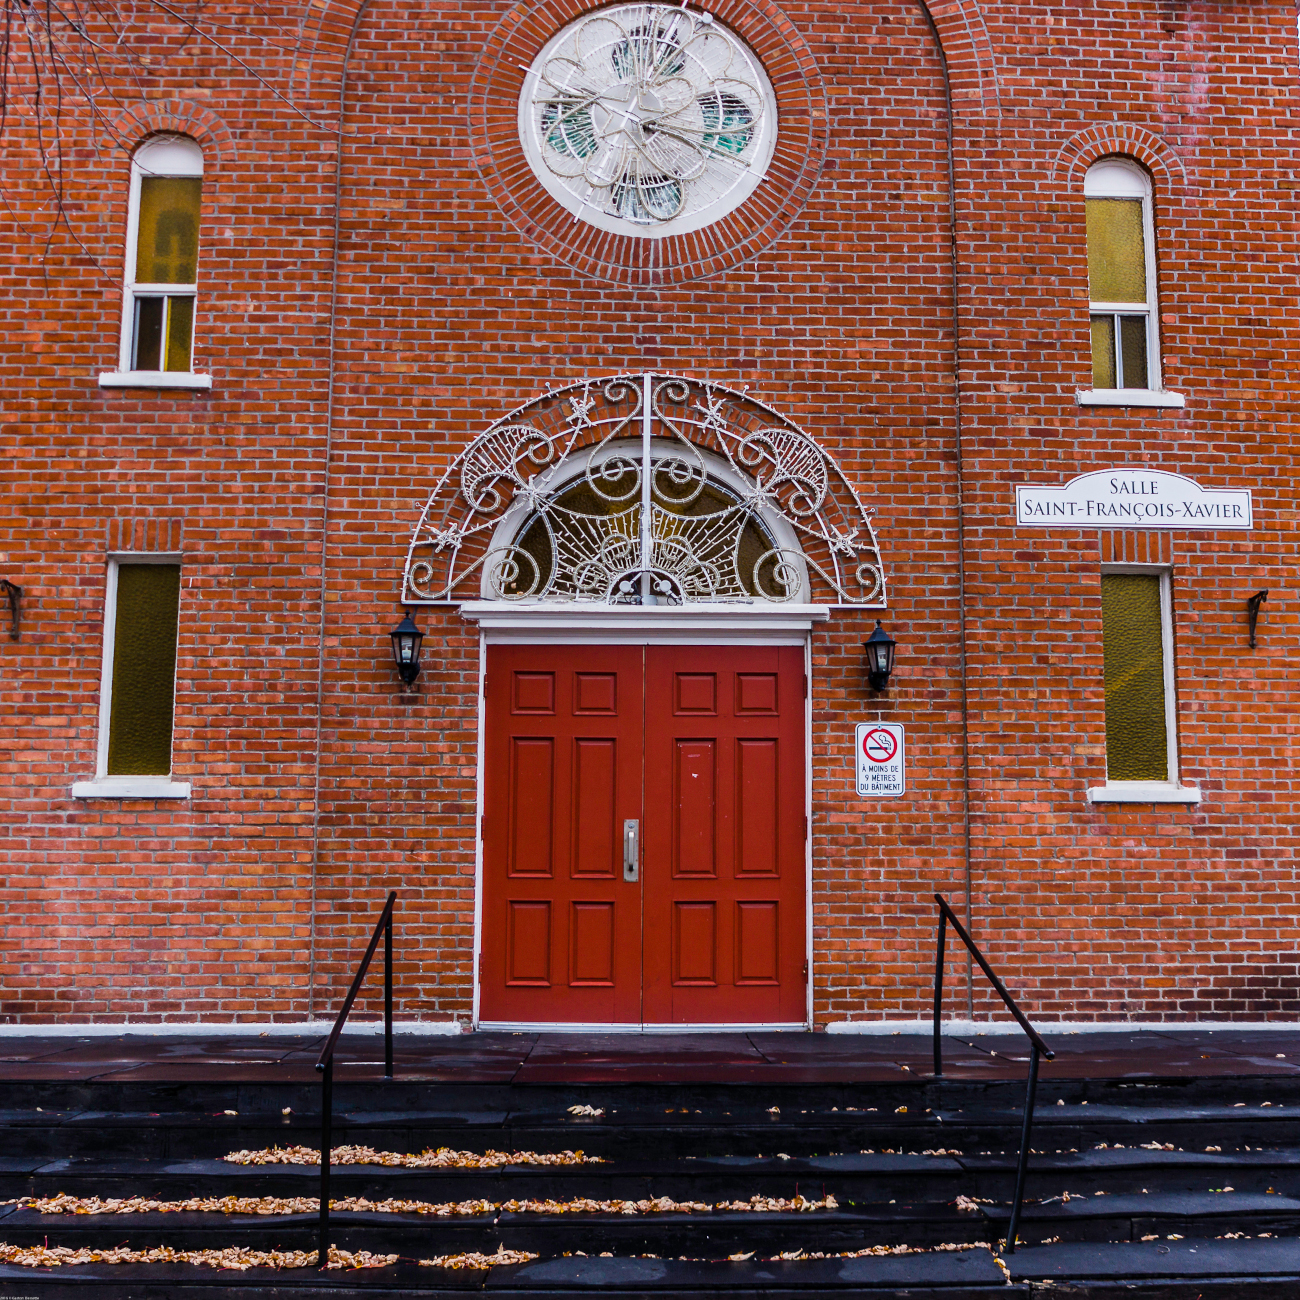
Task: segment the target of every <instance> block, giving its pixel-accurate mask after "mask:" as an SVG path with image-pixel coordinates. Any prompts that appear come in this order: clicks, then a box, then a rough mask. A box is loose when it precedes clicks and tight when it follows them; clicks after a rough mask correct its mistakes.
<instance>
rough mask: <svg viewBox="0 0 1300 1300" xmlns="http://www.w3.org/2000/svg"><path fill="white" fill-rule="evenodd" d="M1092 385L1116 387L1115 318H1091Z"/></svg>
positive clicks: (1095, 386)
mask: <svg viewBox="0 0 1300 1300" xmlns="http://www.w3.org/2000/svg"><path fill="white" fill-rule="evenodd" d="M1092 386H1093V387H1094V388H1117V387H1119V385H1118V383H1117V382H1116V371H1115V318H1114V316H1094V317H1093V318H1092Z"/></svg>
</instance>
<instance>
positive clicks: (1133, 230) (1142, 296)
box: [1087, 199, 1147, 302]
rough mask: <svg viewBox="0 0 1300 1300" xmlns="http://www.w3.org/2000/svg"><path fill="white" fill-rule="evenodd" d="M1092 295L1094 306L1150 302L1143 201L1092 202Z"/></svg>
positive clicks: (1090, 283)
mask: <svg viewBox="0 0 1300 1300" xmlns="http://www.w3.org/2000/svg"><path fill="white" fill-rule="evenodd" d="M1087 204H1088V293H1089V296H1090V297H1091V298H1092V301H1093V302H1146V300H1147V259H1146V249H1145V245H1144V242H1143V238H1142V200H1141V199H1089V200H1088V201H1087Z"/></svg>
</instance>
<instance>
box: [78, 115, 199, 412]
mask: <svg viewBox="0 0 1300 1300" xmlns="http://www.w3.org/2000/svg"><path fill="white" fill-rule="evenodd" d="M202 175H203V151H202V150H201V149H200V148H199V146H198V145H197V144H196V143H195V142H194V141H193V140H191V139H190V138H189V137H188V136H183V135H160V136H154V137H152V138H151V139H149V140H146V141H145V143H144V144H142V145H141V146H140V148H138V149H137V150H136V151H135V154H134V155H133V156H132V158H131V185H130V190H129V193H128V196H127V211H126V264H125V266H124V267H123V270H122V332H121V338H120V342H119V344H118V359H117V369H116V370H108V371H105V372H104V373H103V374H101V375H100V376H99V386H100V387H101V388H211V387H212V376H211V375H206V374H198V373H196V372H195V371H194V370H193V369H192V367H193V365H194V343H193V340H191V343H190V366H191V369H190V370H136V369H134V368H133V366H132V360H133V358H132V355H131V354H132V352H133V351H134V348H135V315H136V299H137V298H138V297H157V296H160V295H165V296H166V297H169V298H177V297H193V298H195V299H197V297H198V285H197V283H196V284H192V285H190V284H137V283H136V280H135V262H136V251H137V241H138V240H139V237H140V182H141V181H142V180H143V179H144V178H145V177H146V176H168V177H170V176H200V177H201V176H202ZM199 252H200V255H201V254H202V247H201V246H200V249H199ZM193 328H194V333H195V336H197V333H198V308H197V303H196V306H195V313H194V327H193ZM166 339H167V332H166V323H165V322H164V326H163V346H164V347H165V346H166Z"/></svg>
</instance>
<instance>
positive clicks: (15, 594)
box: [0, 578, 1253, 644]
mask: <svg viewBox="0 0 1300 1300" xmlns="http://www.w3.org/2000/svg"><path fill="white" fill-rule="evenodd" d="M0 591H3V592H4V594H5V595H6V596H8V597H9V639H10V640H11V641H17V640H18V602H19V601H20V600H22V598H23V589H22V588H21V587H20V586H19V585H18V584H17V583H16V582H10V581H9V579H8V578H0ZM1252 644H1253V642H1252Z"/></svg>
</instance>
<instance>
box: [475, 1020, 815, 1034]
mask: <svg viewBox="0 0 1300 1300" xmlns="http://www.w3.org/2000/svg"><path fill="white" fill-rule="evenodd" d="M474 1028H475V1029H476V1030H480V1031H482V1032H484V1033H499V1034H501V1033H504V1034H775V1033H809V1032H811V1030H812V1026H811V1025H809V1024H808V1023H807V1022H806V1021H802V1020H794V1021H769V1022H764V1023H758V1024H754V1023H739V1024H717V1025H640V1024H622V1023H619V1024H610V1023H607V1022H604V1021H599V1020H598V1021H594V1022H589V1021H583V1022H581V1023H578V1022H573V1021H564V1020H559V1021H547V1020H480V1021H479V1022H478V1024H477V1025H475V1026H474Z"/></svg>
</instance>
